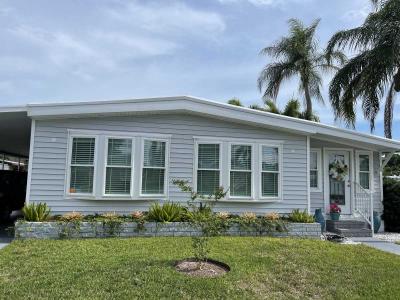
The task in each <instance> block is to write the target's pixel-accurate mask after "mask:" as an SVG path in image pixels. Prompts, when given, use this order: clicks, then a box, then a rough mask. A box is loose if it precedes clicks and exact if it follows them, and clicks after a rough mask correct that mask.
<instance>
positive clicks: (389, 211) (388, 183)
mask: <svg viewBox="0 0 400 300" xmlns="http://www.w3.org/2000/svg"><path fill="white" fill-rule="evenodd" d="M383 220H384V221H385V230H386V231H390V232H400V182H399V181H395V180H392V179H390V180H389V179H385V181H384V184H383Z"/></svg>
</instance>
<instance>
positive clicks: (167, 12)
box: [104, 1, 226, 38]
mask: <svg viewBox="0 0 400 300" xmlns="http://www.w3.org/2000/svg"><path fill="white" fill-rule="evenodd" d="M104 13H105V14H106V15H107V16H109V17H111V18H113V19H115V20H117V21H120V22H125V23H127V24H129V25H130V26H133V27H135V28H136V29H141V30H145V31H148V32H151V33H155V34H161V35H168V36H176V35H193V36H197V37H203V38H207V37H210V36H215V35H218V34H221V33H222V32H223V31H224V30H225V27H226V25H225V22H224V20H223V18H222V17H221V16H220V15H219V14H218V13H215V12H210V11H205V10H198V9H194V8H191V7H189V6H187V5H186V4H184V3H180V2H175V1H174V2H170V1H165V2H164V1H163V2H154V3H153V2H147V3H146V4H144V3H143V2H138V1H133V2H129V3H127V2H123V3H122V4H121V5H118V6H116V7H115V6H114V7H112V8H110V7H109V8H107V9H106V10H104Z"/></svg>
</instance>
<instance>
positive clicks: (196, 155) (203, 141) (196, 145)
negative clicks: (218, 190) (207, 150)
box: [193, 139, 223, 196]
mask: <svg viewBox="0 0 400 300" xmlns="http://www.w3.org/2000/svg"><path fill="white" fill-rule="evenodd" d="M200 144H201V145H203V144H208V145H219V166H218V168H219V169H203V168H201V169H199V145H200ZM222 146H223V145H222V142H220V141H217V140H213V139H196V140H195V142H194V163H193V164H194V168H193V170H194V172H193V173H194V174H193V180H194V184H193V188H194V190H195V191H196V192H197V171H219V183H218V186H221V185H222V184H221V182H222ZM204 196H210V195H204Z"/></svg>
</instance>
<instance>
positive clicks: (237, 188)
mask: <svg viewBox="0 0 400 300" xmlns="http://www.w3.org/2000/svg"><path fill="white" fill-rule="evenodd" d="M230 150H231V151H230V153H231V164H230V169H231V171H230V185H229V192H230V196H231V197H244V198H250V197H251V196H252V189H253V184H252V155H253V154H252V152H253V151H252V146H251V145H240V144H233V145H231V149H230Z"/></svg>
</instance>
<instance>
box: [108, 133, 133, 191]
mask: <svg viewBox="0 0 400 300" xmlns="http://www.w3.org/2000/svg"><path fill="white" fill-rule="evenodd" d="M131 179H132V139H121V138H108V142H107V158H106V176H105V192H104V194H105V195H130V194H131Z"/></svg>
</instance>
